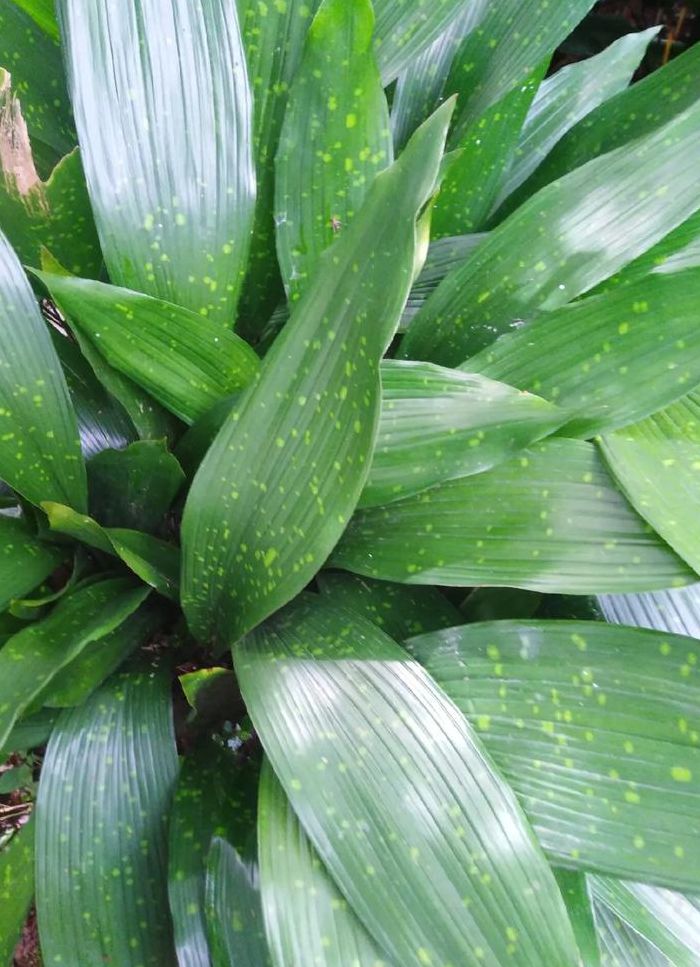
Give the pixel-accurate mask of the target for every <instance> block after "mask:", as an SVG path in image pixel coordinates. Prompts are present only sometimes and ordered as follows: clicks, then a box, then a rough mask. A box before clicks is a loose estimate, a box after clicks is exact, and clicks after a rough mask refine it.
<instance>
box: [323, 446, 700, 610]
mask: <svg viewBox="0 0 700 967" xmlns="http://www.w3.org/2000/svg"><path fill="white" fill-rule="evenodd" d="M330 561H331V564H333V565H335V566H336V567H340V568H345V569H347V570H350V571H354V572H355V573H358V574H364V575H366V576H367V577H375V578H382V579H383V580H387V581H400V582H405V583H407V584H447V585H456V586H458V587H459V586H467V587H468V586H470V585H494V586H498V587H519V588H529V589H530V590H534V591H549V592H551V591H559V592H565V593H571V594H591V593H603V592H615V591H627V590H647V589H649V588H659V587H662V588H663V587H669V586H671V585H672V584H676V585H680V584H687V583H689V582H690V581H692V580H693V573H692V571H690V569H689V568H688V567H687V565H685V564H684V563H683V562H682V561H681V560H680V558H678V557H676V555H675V554H674V553H673V552H672V551H671V550H670V548H668V547H667V546H666V545H665V544H664V543H663V542H662V541H661V540H660V539H659V538H658V537H657V536H656V535H655V534H654V533H653V532H652V531H651V530H650V529H649V527H648V526H647V525H646V524H645V523H644V521H643V520H642V519H641V518H640V517H638V516H637V514H636V513H635V512H634V511H633V510H632V508H631V507H630V506H629V504H628V503H627V501H626V500H625V498H624V497H623V496H622V494H621V493H620V492H619V490H618V489H617V488H616V486H615V485H614V483H613V481H612V479H611V478H610V476H609V474H608V473H607V471H606V469H605V467H604V465H603V463H602V461H601V459H600V457H599V456H598V454H597V451H596V449H595V447H594V446H593V444H590V443H584V442H582V441H576V440H563V439H562V440H551V441H547V442H546V443H542V444H538V445H536V446H534V447H532V448H531V449H529V450H527V451H524V452H523V454H522V455H521V456H520V457H517V458H515V459H513V460H510V461H508V462H507V463H503V464H500V465H499V466H498V467H496V468H495V469H493V470H490V471H488V472H487V473H481V474H476V475H475V476H473V477H463V478H459V479H456V480H452V481H448V482H446V483H443V484H439V485H438V486H436V487H431V488H430V489H429V490H426V491H424V492H422V493H420V494H416V495H415V496H413V497H408V498H405V499H404V500H399V501H395V502H394V503H391V504H387V505H385V506H381V507H373V508H369V509H367V510H360V511H358V512H357V513H356V514H355V515H354V516H353V518H352V520H351V522H350V524H349V526H348V528H347V530H346V531H345V533H344V535H343V537H342V539H341V541H340V543H339V544H338V546H337V547H336V549H335V551H334V552H333V554H332V556H331V559H330Z"/></svg>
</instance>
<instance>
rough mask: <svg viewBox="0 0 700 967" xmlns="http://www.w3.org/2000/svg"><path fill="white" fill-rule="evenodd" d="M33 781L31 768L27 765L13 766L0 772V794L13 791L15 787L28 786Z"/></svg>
mask: <svg viewBox="0 0 700 967" xmlns="http://www.w3.org/2000/svg"><path fill="white" fill-rule="evenodd" d="M32 783H33V776H32V770H31V769H30V768H29V766H28V765H26V764H24V765H21V766H15V767H14V768H13V769H6V770H5V771H4V772H0V795H6V794H7V793H8V792H14V791H15V789H21V788H22V787H25V788H26V787H27V786H30V785H31V784H32Z"/></svg>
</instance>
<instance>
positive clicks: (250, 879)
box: [205, 836, 270, 967]
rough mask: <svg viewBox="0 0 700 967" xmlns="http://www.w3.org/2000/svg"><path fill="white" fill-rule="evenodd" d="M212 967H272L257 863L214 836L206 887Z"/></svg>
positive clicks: (208, 859) (225, 841) (210, 850)
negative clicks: (234, 966)
mask: <svg viewBox="0 0 700 967" xmlns="http://www.w3.org/2000/svg"><path fill="white" fill-rule="evenodd" d="M205 903H206V914H207V930H208V935H209V944H210V947H211V958H212V967H230V965H231V964H235V965H236V967H239V965H240V967H269V965H270V954H269V950H268V947H267V941H266V939H265V930H264V925H263V917H262V909H261V904H260V883H259V875H258V866H257V862H255V861H251V860H250V859H244V858H243V857H242V855H241V853H240V852H239V851H238V850H236V849H235V848H234V847H233V846H232V845H231V843H229V842H227V840H225V839H222V838H221V837H220V836H214V838H213V839H212V841H211V846H210V847H209V855H208V857H207V879H206V886H205Z"/></svg>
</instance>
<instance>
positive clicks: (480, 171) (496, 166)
mask: <svg viewBox="0 0 700 967" xmlns="http://www.w3.org/2000/svg"><path fill="white" fill-rule="evenodd" d="M477 32H478V31H477ZM547 66H548V61H547V60H545V61H543V62H542V63H541V64H540V65H539V66H537V67H536V68H535V70H534V71H533V72H532V73H531V74H529V75H528V76H527V77H526V78H525V79H524V80H523V83H522V84H518V85H517V86H516V87H515V88H513V90H512V91H509V92H508V93H507V94H506V95H505V96H504V97H502V98H501V100H500V101H497V102H496V103H495V104H493V105H491V107H489V108H487V110H486V111H485V112H484V113H483V115H482V116H481V117H480V118H479V119H478V120H475V121H474V122H473V123H472V124H470V125H469V127H467V129H466V130H465V132H464V134H463V135H462V137H461V139H460V140H459V142H458V144H456V145H455V147H459V148H460V149H461V151H462V153H461V155H460V156H459V157H457V158H456V159H455V161H454V162H453V164H451V165H450V167H449V170H448V171H447V174H446V176H445V180H444V181H443V183H442V186H441V188H440V194H439V195H438V197H437V199H436V202H435V213H434V216H433V232H432V235H433V237H434V238H440V237H441V236H445V235H461V234H467V233H469V232H478V231H480V229H482V228H483V227H484V225H485V223H486V220H487V216H488V214H489V212H490V211H491V208H492V206H493V203H494V202H495V200H496V197H497V195H498V192H499V189H500V187H501V183H502V181H503V177H504V175H505V173H506V171H507V169H508V165H509V163H510V161H511V158H512V157H513V152H514V150H515V146H516V144H517V143H518V137H519V135H520V131H521V129H522V126H523V123H524V121H525V117H526V115H527V112H528V110H529V109H530V105H531V104H532V99H533V97H534V96H535V93H536V91H537V88H538V86H539V84H540V81H541V80H542V77H543V76H544V73H545V71H546V69H547Z"/></svg>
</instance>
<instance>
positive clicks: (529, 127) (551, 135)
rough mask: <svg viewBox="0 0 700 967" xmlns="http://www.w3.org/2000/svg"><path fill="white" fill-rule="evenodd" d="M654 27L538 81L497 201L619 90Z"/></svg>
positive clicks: (636, 65)
mask: <svg viewBox="0 0 700 967" xmlns="http://www.w3.org/2000/svg"><path fill="white" fill-rule="evenodd" d="M660 29H661V28H660V27H650V28H649V30H642V31H640V32H639V33H636V34H627V35H626V36H625V37H620V39H619V40H616V41H615V43H613V44H610V46H609V47H607V48H606V49H605V50H603V51H602V52H601V53H600V54H597V55H596V56H595V57H587V58H586V59H585V60H582V61H580V62H579V63H577V64H570V65H569V66H568V67H562V68H561V70H558V71H557V72H556V73H554V74H552V75H551V76H550V77H548V78H547V79H546V80H545V81H543V82H542V84H541V85H540V88H539V90H538V91H537V94H536V95H535V99H534V101H533V102H532V107H531V108H530V113H529V114H528V116H527V119H526V121H525V125H524V127H523V130H522V132H521V134H520V139H519V141H518V145H517V148H516V150H515V157H514V158H513V163H512V164H511V166H510V169H509V170H508V175H507V177H506V179H505V183H504V184H503V188H502V190H501V193H500V199H499V204H500V202H502V201H503V200H504V199H505V198H507V197H508V196H509V195H511V194H512V193H513V192H514V191H515V190H516V188H518V187H519V186H520V185H521V184H522V183H523V182H524V181H525V180H526V179H527V178H528V177H529V176H530V175H531V174H532V172H533V171H534V170H535V169H536V168H537V167H538V166H539V165H540V163H541V162H542V161H543V160H544V158H546V156H547V155H548V154H549V152H550V151H551V150H552V148H553V147H554V145H555V144H557V142H558V141H560V140H561V139H562V138H563V137H564V135H565V134H566V133H567V131H570V130H571V128H572V127H573V126H574V125H575V124H576V123H577V122H578V121H580V120H581V118H584V117H586V115H588V114H590V113H591V111H593V110H594V109H595V108H596V107H598V105H599V104H602V103H603V102H604V101H607V100H608V98H610V97H612V96H613V95H614V94H617V93H618V92H619V91H622V90H624V89H625V88H626V87H627V85H628V84H629V82H630V81H631V79H632V75H633V74H634V72H635V71H636V69H637V67H638V66H639V62H640V61H641V60H642V58H643V57H644V52H645V51H646V49H647V46H648V44H649V43H650V41H651V40H652V39H653V38H654V37H656V36H657V34H658V33H659V30H660Z"/></svg>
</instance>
